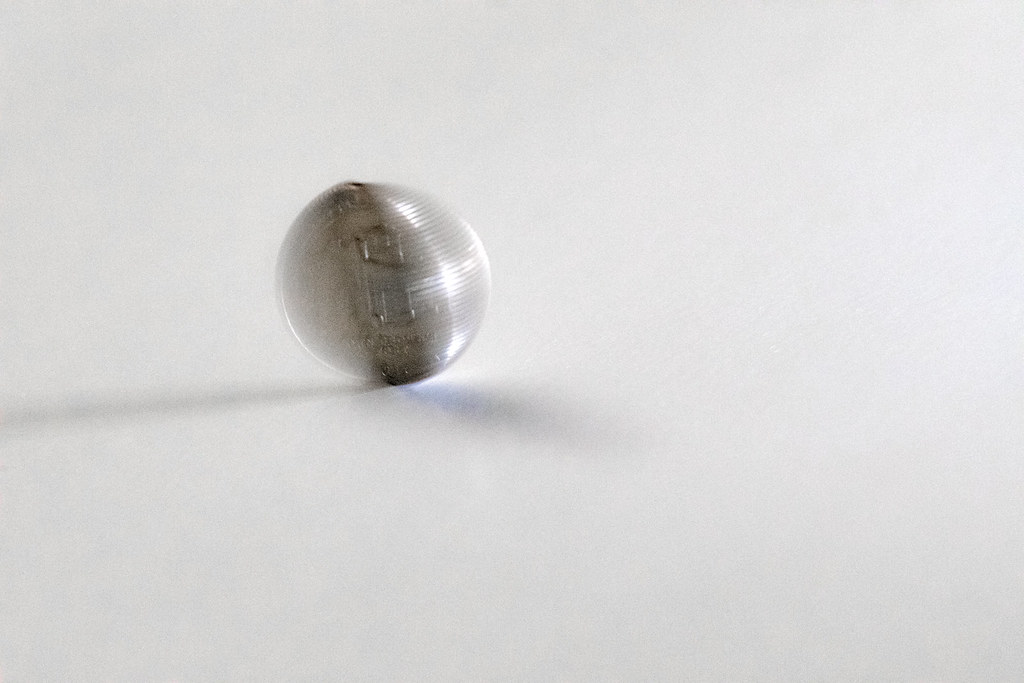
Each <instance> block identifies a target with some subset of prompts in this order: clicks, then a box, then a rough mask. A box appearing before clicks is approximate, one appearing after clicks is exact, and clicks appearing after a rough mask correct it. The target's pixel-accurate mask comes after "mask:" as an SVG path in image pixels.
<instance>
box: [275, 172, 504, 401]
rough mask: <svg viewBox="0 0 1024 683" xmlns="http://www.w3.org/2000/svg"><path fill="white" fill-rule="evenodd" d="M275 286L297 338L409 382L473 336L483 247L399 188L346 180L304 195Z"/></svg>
mask: <svg viewBox="0 0 1024 683" xmlns="http://www.w3.org/2000/svg"><path fill="white" fill-rule="evenodd" d="M277 279H278V292H279V296H280V300H281V304H282V308H283V310H284V315H285V318H286V320H287V322H288V325H289V327H291V330H292V332H293V333H294V334H295V336H296V338H297V339H298V340H299V342H300V343H301V344H302V345H303V346H304V347H305V348H306V350H308V351H309V352H310V353H311V354H312V355H313V356H315V357H316V358H318V359H319V360H320V361H322V362H324V363H326V364H327V365H329V366H331V367H333V368H335V369H337V370H340V371H342V372H345V373H347V374H350V375H353V376H355V377H359V378H361V379H364V380H367V381H383V382H387V383H390V384H406V383H409V382H416V381H419V380H422V379H425V378H427V377H430V376H431V375H435V374H437V373H438V372H441V371H442V370H444V369H445V368H446V367H448V365H450V364H451V363H452V362H453V361H454V360H455V359H456V358H458V357H459V355H460V354H462V353H463V352H464V351H465V350H466V347H467V346H468V344H469V342H470V341H471V340H472V339H473V337H474V336H475V335H476V333H477V330H479V328H480V324H481V322H482V320H483V317H484V311H485V309H486V308H487V301H488V298H489V296H490V289H491V275H490V266H489V265H488V261H487V254H486V253H484V249H483V245H482V244H481V243H480V239H479V238H478V237H477V235H476V233H475V232H473V230H472V229H471V228H470V227H469V224H468V223H466V221H464V220H462V219H461V218H459V217H458V216H457V215H455V214H454V213H452V212H451V211H450V210H449V209H448V208H446V207H445V206H443V205H442V204H440V203H438V202H437V201H436V200H434V199H432V198H430V197H428V196H426V195H424V194H421V193H419V192H417V191H414V190H410V189H408V188H405V187H400V186H397V185H381V184H370V183H356V182H348V183H341V184H339V185H335V186H334V187H331V188H330V189H328V190H327V191H325V192H324V193H323V194H321V195H320V196H319V197H317V198H316V199H314V200H313V201H312V202H310V203H309V204H308V205H307V206H306V208H305V209H303V211H302V213H301V214H299V216H298V218H296V219H295V222H294V223H293V224H292V226H291V229H290V230H289V231H288V235H287V236H286V237H285V240H284V244H282V246H281V251H280V254H279V256H278V264H277Z"/></svg>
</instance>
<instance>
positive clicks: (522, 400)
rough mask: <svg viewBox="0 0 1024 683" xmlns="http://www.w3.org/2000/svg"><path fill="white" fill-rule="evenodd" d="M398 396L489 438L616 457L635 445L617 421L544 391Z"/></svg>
mask: <svg viewBox="0 0 1024 683" xmlns="http://www.w3.org/2000/svg"><path fill="white" fill-rule="evenodd" d="M401 392H402V394H403V395H404V396H405V397H407V398H408V399H410V400H411V401H412V402H413V404H414V405H415V406H417V407H418V408H420V409H428V410H431V411H437V412H439V413H441V414H443V415H444V416H446V417H447V418H448V419H450V420H452V421H453V422H457V423H462V424H465V425H468V426H470V427H473V428H476V429H479V430H482V431H486V432H489V433H493V434H494V435H501V436H509V437H513V438H516V439H520V440H529V441H539V442H545V443H549V444H554V445H560V446H566V447H572V448H579V449H584V450H587V451H591V452H595V451H602V452H610V451H616V452H622V451H624V450H626V449H625V448H624V446H628V444H629V443H631V442H635V436H636V435H635V430H634V429H632V428H631V427H630V426H629V425H628V424H626V423H625V422H624V421H623V420H622V419H621V416H620V415H615V416H613V415H608V414H607V413H605V412H602V411H601V410H599V409H598V408H597V407H596V406H594V405H593V404H590V403H588V402H587V401H586V400H584V399H582V398H565V397H558V396H555V395H553V394H552V393H551V392H550V391H549V390H542V389H530V388H528V387H522V386H517V387H503V386H497V385H490V386H488V385H475V386H467V385H462V384H452V383H447V382H428V383H424V384H414V385H411V386H409V387H402V388H401Z"/></svg>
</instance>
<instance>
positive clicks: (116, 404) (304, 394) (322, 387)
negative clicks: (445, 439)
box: [0, 383, 381, 433]
mask: <svg viewBox="0 0 1024 683" xmlns="http://www.w3.org/2000/svg"><path fill="white" fill-rule="evenodd" d="M379 388H381V387H380V386H378V385H346V384H340V383H339V384H302V385H292V386H289V385H279V386H253V387H232V388H225V389H219V390H218V389H215V390H208V391H194V392H193V391H181V392H168V393H159V394H149V395H141V396H134V397H127V396H118V397H98V398H84V399H83V398H74V399H66V400H60V401H54V402H52V403H48V404H38V405H28V406H12V407H0V433H3V432H4V431H7V430H16V431H24V430H27V429H43V428H47V427H56V426H64V425H68V424H73V423H89V422H118V421H123V420H130V419H148V418H154V417H159V416H164V415H175V414H193V415H194V414H196V413H206V412H210V411H216V410H232V409H237V408H243V407H247V406H255V405H268V404H285V403H294V402H298V401H305V400H310V399H316V398H324V397H329V396H350V395H354V394H361V393H366V392H369V391H374V390H376V389H379Z"/></svg>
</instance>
